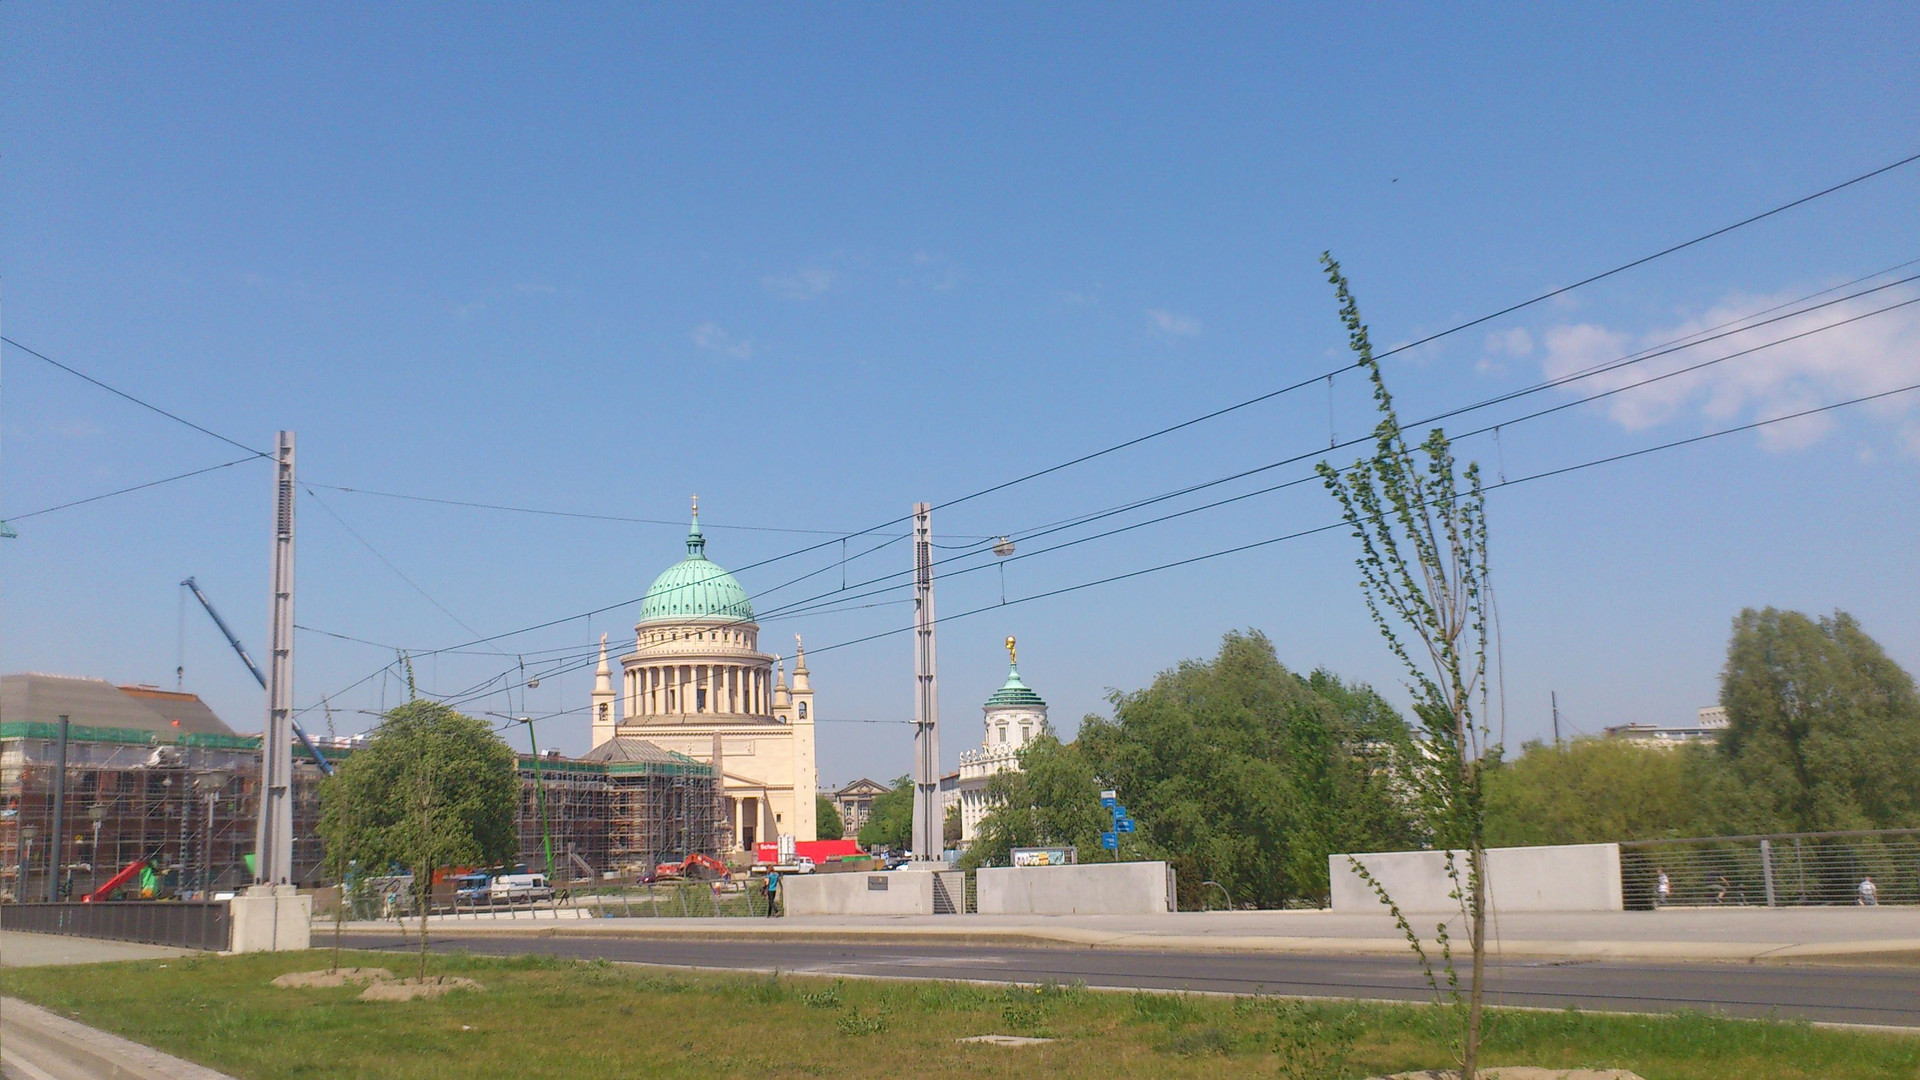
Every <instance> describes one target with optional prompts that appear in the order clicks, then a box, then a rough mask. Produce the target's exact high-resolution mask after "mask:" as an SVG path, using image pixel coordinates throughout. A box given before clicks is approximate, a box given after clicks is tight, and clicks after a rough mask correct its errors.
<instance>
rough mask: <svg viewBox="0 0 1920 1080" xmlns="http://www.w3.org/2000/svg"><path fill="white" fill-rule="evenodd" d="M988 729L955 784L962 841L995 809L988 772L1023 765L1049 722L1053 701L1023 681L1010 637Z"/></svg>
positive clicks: (987, 712) (966, 754)
mask: <svg viewBox="0 0 1920 1080" xmlns="http://www.w3.org/2000/svg"><path fill="white" fill-rule="evenodd" d="M980 711H981V713H982V715H983V716H984V717H985V722H986V732H985V734H984V735H983V737H982V738H981V740H980V745H979V746H978V747H976V748H974V749H971V750H966V751H963V752H962V753H961V755H960V775H959V779H958V783H956V784H955V787H956V788H957V789H958V791H959V795H960V846H961V847H963V848H964V847H967V846H968V845H970V844H972V843H973V838H974V837H975V836H976V835H978V834H979V831H980V821H981V819H983V818H985V817H986V816H987V812H988V811H989V810H992V809H993V806H992V804H991V803H990V802H989V801H988V799H987V778H988V777H990V776H992V775H993V774H994V773H997V772H1004V771H1007V770H1009V769H1011V770H1014V771H1018V770H1019V768H1020V751H1021V750H1022V749H1024V748H1025V747H1026V745H1027V743H1029V742H1031V741H1032V740H1033V739H1034V737H1035V736H1037V735H1039V734H1040V732H1041V731H1042V730H1044V729H1045V728H1046V726H1047V703H1046V702H1045V701H1043V700H1041V698H1040V695H1039V694H1036V693H1034V692H1033V691H1032V690H1031V689H1030V688H1029V687H1028V686H1027V684H1026V683H1024V682H1021V681H1020V657H1019V654H1018V653H1016V652H1014V641H1013V639H1012V638H1008V639H1007V681H1006V683H1005V684H1004V685H1003V686H1001V687H1000V689H998V690H995V691H994V692H993V696H991V697H989V698H987V700H986V703H985V704H984V705H982V706H981V707H980Z"/></svg>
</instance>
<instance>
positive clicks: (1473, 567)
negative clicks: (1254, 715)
mask: <svg viewBox="0 0 1920 1080" xmlns="http://www.w3.org/2000/svg"><path fill="white" fill-rule="evenodd" d="M1320 261H1321V264H1322V265H1323V266H1324V267H1325V268H1326V272H1327V280H1328V281H1329V282H1330V283H1331V284H1332V285H1333V286H1334V290H1335V293H1336V294H1337V296H1338V297H1339V300H1340V319H1341V322H1343V323H1344V324H1345V325H1346V328H1347V335H1348V338H1347V341H1348V346H1349V348H1351V349H1352V350H1353V353H1354V355H1355V357H1356V359H1357V361H1358V364H1359V366H1360V368H1361V369H1362V370H1363V371H1365V372H1366V374H1367V378H1368V380H1369V381H1370V382H1371V383H1372V385H1373V398H1374V403H1375V404H1376V406H1378V410H1379V413H1380V421H1379V423H1378V424H1376V425H1375V427H1374V452H1373V456H1371V457H1369V458H1363V459H1361V460H1360V461H1357V462H1355V463H1354V464H1352V465H1351V466H1349V467H1348V468H1347V469H1345V470H1344V471H1342V470H1339V469H1336V468H1334V467H1333V466H1332V465H1331V464H1329V463H1327V462H1321V463H1320V465H1319V467H1318V471H1319V473H1320V476H1321V479H1322V480H1323V481H1324V482H1325V483H1326V486H1327V490H1328V491H1329V492H1331V493H1332V494H1333V496H1334V498H1335V499H1336V500H1338V502H1339V503H1340V509H1341V512H1342V514H1343V515H1344V517H1345V518H1346V522H1347V525H1348V526H1349V528H1350V529H1351V530H1352V532H1353V537H1354V539H1355V540H1358V541H1359V542H1360V556H1359V558H1358V559H1357V560H1356V565H1357V566H1358V567H1359V569H1360V582H1361V589H1362V592H1363V594H1364V595H1365V597H1366V602H1367V610H1368V611H1369V612H1370V613H1371V614H1372V615H1373V621H1374V625H1375V626H1376V627H1377V628H1378V629H1379V631H1380V634H1381V636H1382V637H1383V638H1385V639H1386V642H1387V647H1388V649H1390V650H1391V651H1392V653H1393V655H1394V656H1395V657H1397V658H1398V659H1399V660H1400V662H1401V664H1402V665H1403V667H1404V668H1405V669H1406V672H1407V674H1408V676H1409V677H1410V679H1411V689H1412V691H1413V698H1414V714H1415V715H1416V716H1417V717H1419V720H1420V730H1421V736H1422V738H1421V744H1422V745H1421V747H1420V750H1421V752H1420V753H1417V754H1413V755H1410V756H1409V757H1408V759H1407V761H1406V765H1407V770H1406V772H1407V776H1408V779H1409V781H1410V783H1411V786H1412V788H1413V790H1414V792H1415V793H1416V795H1417V797H1418V805H1419V809H1420V811H1421V813H1422V816H1423V817H1424V819H1425V821H1424V824H1425V825H1426V826H1427V827H1428V829H1429V830H1430V832H1431V835H1432V838H1433V841H1434V843H1435V844H1436V846H1438V847H1441V848H1442V849H1444V850H1445V851H1446V852H1447V853H1448V855H1447V865H1448V868H1449V872H1450V873H1451V874H1452V875H1453V876H1454V879H1455V882H1456V889H1455V893H1456V896H1457V897H1458V899H1459V901H1460V907H1461V914H1462V916H1463V917H1464V920H1465V922H1466V924H1467V934H1468V937H1467V945H1468V948H1469V950H1471V953H1472V965H1473V966H1472V972H1471V975H1470V976H1469V982H1468V988H1467V1016H1466V1024H1465V1030H1464V1033H1463V1040H1462V1046H1461V1062H1460V1075H1461V1077H1462V1080H1473V1078H1474V1073H1475V1070H1476V1068H1477V1067H1478V1064H1479V1054H1480V1019H1481V1008H1482V1000H1483V993H1484V985H1485V972H1486V923H1487V883H1486V838H1485V831H1486V801H1485V799H1486V792H1485V771H1486V762H1485V760H1484V755H1485V753H1486V751H1487V750H1489V749H1490V746H1489V745H1488V744H1489V739H1488V734H1487V730H1486V727H1485V723H1484V720H1483V719H1481V718H1479V717H1477V716H1476V713H1475V702H1476V699H1482V702H1483V703H1484V700H1483V699H1484V696H1485V685H1486V684H1485V675H1486V663H1487V662H1486V646H1487V589H1488V577H1487V519H1486V499H1485V495H1484V494H1483V492H1482V490H1481V485H1480V471H1479V467H1478V466H1477V465H1473V464H1469V465H1467V466H1466V468H1465V469H1464V470H1463V469H1461V468H1460V467H1459V465H1458V463H1457V462H1456V461H1455V459H1454V456H1453V445H1452V443H1451V442H1450V441H1449V440H1448V439H1447V436H1446V433H1445V432H1444V431H1442V430H1441V429H1439V428H1434V429H1433V430H1432V431H1431V432H1429V433H1428V435H1427V437H1426V439H1425V440H1424V441H1423V442H1421V443H1419V444H1418V445H1417V446H1415V445H1410V444H1409V443H1408V442H1407V440H1406V437H1405V435H1404V433H1403V432H1402V430H1401V426H1400V418H1399V416H1398V415H1397V414H1396V413H1395V412H1394V408H1393V395H1392V394H1390V393H1388V391H1387V384H1386V381H1385V379H1384V378H1382V376H1381V373H1380V364H1379V362H1378V361H1376V360H1375V359H1374V356H1373V342H1372V340H1371V338H1370V337H1369V336H1368V333H1367V326H1366V323H1365V322H1363V321H1362V320H1361V318H1360V306H1359V304H1358V302H1356V301H1355V300H1354V298H1353V292H1352V289H1351V288H1350V287H1349V285H1348V282H1347V278H1346V275H1344V274H1342V273H1341V272H1340V264H1339V263H1337V262H1335V261H1334V259H1333V256H1332V255H1331V254H1323V255H1322V256H1321V257H1320ZM1454 852H1460V853H1463V854H1464V855H1465V856H1466V864H1467V865H1466V880H1465V881H1464V882H1460V880H1459V874H1458V871H1457V870H1456V869H1455V864H1454V855H1453V853H1454ZM1354 865H1355V867H1356V868H1358V866H1359V864H1358V863H1355V864H1354ZM1374 887H1375V890H1376V891H1377V892H1380V893H1381V895H1382V896H1383V897H1384V896H1385V892H1384V890H1381V889H1380V887H1379V885H1378V883H1377V882H1375V883H1374ZM1393 910H1394V912H1395V914H1396V916H1398V912H1399V909H1398V908H1397V907H1396V908H1394V909H1393ZM1401 925H1402V928H1403V929H1404V930H1406V932H1407V934H1408V936H1409V938H1411V939H1412V943H1413V946H1414V949H1415V950H1416V951H1417V952H1419V953H1420V955H1421V960H1422V963H1423V964H1425V963H1426V956H1425V952H1424V950H1423V949H1422V947H1421V944H1420V939H1419V937H1418V935H1416V934H1414V933H1413V931H1412V928H1411V927H1409V926H1407V925H1406V922H1405V919H1404V917H1401ZM1441 932H1442V933H1443V934H1444V933H1445V928H1444V926H1443V927H1442V928H1441ZM1442 940H1443V942H1444V941H1445V940H1446V939H1444V938H1443V939H1442ZM1443 955H1445V954H1443ZM1447 972H1448V980H1449V985H1450V986H1452V985H1453V968H1452V964H1451V958H1450V955H1448V962H1447ZM1428 977H1429V979H1430V980H1431V978H1432V971H1431V967H1429V968H1428Z"/></svg>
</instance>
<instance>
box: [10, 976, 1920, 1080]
mask: <svg viewBox="0 0 1920 1080" xmlns="http://www.w3.org/2000/svg"><path fill="white" fill-rule="evenodd" d="M328 956H329V954H328V953H327V952H326V951H323V950H315V951H313V952H309V953H291V954H290V953H277V954H276V953H262V954H256V955H250V956H238V957H218V956H205V957H192V958H186V959H175V960H171V961H139V962H133V963H123V964H97V965H89V966H84V967H65V968H24V969H13V970H8V971H6V972H4V974H0V990H4V992H5V993H7V994H9V995H13V996H17V997H22V998H25V999H27V1000H29V1001H33V1002H37V1003H39V1004H41V1005H45V1006H47V1007H49V1008H52V1009H54V1010H56V1011H58V1012H61V1013H63V1014H65V1015H68V1016H72V1017H74V1018H76V1019H79V1020H81V1021H84V1022H86V1023H89V1024H92V1025H95V1026H97V1027H100V1028H104V1029H106V1030H109V1031H114V1032H118V1033H120V1034H122V1035H126V1036H128V1037H130V1038H134V1039H137V1040H140V1041H141V1042H145V1043H148V1044H150V1045H153V1046H157V1047H159V1048H160V1049H162V1050H166V1051H168V1052H171V1053H174V1054H178V1055H180V1056H182V1057H186V1058H190V1059H192V1060H195V1061H199V1062H202V1063H204V1064H206V1065H210V1066H212V1067H214V1068H216V1069H220V1070H223V1071H225V1072H228V1073H232V1074H233V1075H235V1076H240V1077H250V1078H265V1077H356V1078H357V1077H421V1078H425V1077H434V1078H436V1080H440V1078H445V1077H476V1078H477V1077H510V1078H514V1080H520V1078H527V1080H533V1078H543V1077H554V1078H563V1077H564V1078H567V1080H579V1078H580V1077H583V1076H606V1077H615V1076H620V1077H625V1076H688V1077H703V1078H710V1077H716V1076H750V1077H765V1076H831V1077H892V1076H899V1075H903V1074H905V1073H907V1072H910V1071H919V1072H922V1073H924V1074H931V1075H938V1076H956V1077H959V1076H966V1077H1025V1076H1032V1077H1050V1078H1077V1077H1089V1078H1096V1077H1097V1078H1099V1080H1118V1078H1122V1077H1154V1078H1162V1077H1213V1076H1218V1075H1221V1074H1222V1073H1223V1072H1227V1071H1231V1072H1232V1073H1234V1074H1236V1075H1246V1076H1276V1077H1284V1078H1290V1080H1309V1078H1320V1077H1343V1076H1344V1077H1364V1076H1370V1075H1375V1074H1381V1073H1389V1072H1398V1071H1402V1070H1408V1069H1415V1068H1431V1067H1440V1066H1445V1065H1447V1064H1449V1063H1450V1050H1449V1045H1450V1044H1449V1034H1450V1030H1451V1017H1450V1014H1449V1013H1448V1012H1446V1011H1443V1010H1440V1009H1436V1008H1431V1007H1425V1006H1417V1005H1343V1004H1337V1003H1324V1004H1302V1003H1297V1002H1290V1001H1283V1000H1278V999H1271V998H1238V999H1232V998H1216V997H1198V996H1180V995H1173V994H1127V993H1103V992H1095V991H1089V990H1086V989H1083V988H1078V987H1058V986H1046V987H1040V988H1034V987H1031V986H1028V987H1024V988H1019V987H1007V986H983V985H972V984H956V983H909V982H880V981H875V980H867V979H856V980H847V981H844V982H842V981H836V980H830V979H822V978H798V977H786V976H780V977H771V978H770V977H765V976H760V977H755V976H745V975H737V976H727V975H706V974H695V973H672V972H666V971H664V970H658V969H649V968H638V967H632V966H623V965H612V964H607V963H605V962H604V961H590V962H580V961H569V960H554V959H547V958H542V957H517V958H504V959H503V958H493V957H481V956H465V955H453V956H435V957H434V958H433V959H432V960H431V962H430V966H429V970H430V972H431V973H433V974H439V975H464V976H467V977H469V978H473V979H477V980H479V981H480V982H481V983H482V984H484V985H485V987H486V990H485V991H484V992H478V993H474V992H469V993H456V994H452V995H449V996H447V997H444V998H441V999H439V1000H435V1001H414V1002H405V1003H362V1002H360V1001H356V1000H355V999H354V998H355V995H356V994H357V993H358V990H357V988H341V989H321V990H280V989H275V988H273V987H271V986H269V985H268V983H269V981H270V980H271V979H272V978H273V977H274V976H275V975H279V974H281V973H282V972H288V971H309V970H313V969H316V968H324V967H326V965H327V961H328ZM341 962H342V964H343V965H366V966H384V967H387V968H390V969H391V970H393V971H394V972H395V974H397V975H402V976H404V975H408V974H410V973H411V972H412V970H413V964H414V959H413V957H411V956H406V955H393V954H386V953H380V954H375V953H349V954H344V955H343V957H342V961H341ZM987 1033H1001V1034H1014V1035H1043V1036H1050V1037H1053V1038H1055V1039H1057V1040H1058V1041H1057V1042H1054V1043H1050V1044H1047V1045H1044V1046H1036V1047H1027V1048H1019V1049H1013V1048H1003V1047H995V1046H979V1045H961V1044H959V1043H956V1042H955V1040H956V1039H958V1038H960V1037H962V1036H968V1035H981V1034H987ZM1485 1061H1486V1063H1487V1064H1488V1065H1500V1064H1531V1065H1550V1066H1558V1067H1572V1066H1582V1065H1585V1066H1610V1067H1624V1068H1629V1069H1632V1070H1634V1071H1635V1072H1638V1073H1640V1074H1641V1075H1642V1076H1645V1077H1647V1078H1648V1080H1668V1078H1672V1080H1679V1078H1687V1080H1701V1078H1714V1077H1726V1078H1728V1080H1733V1078H1738V1080H1773V1078H1788V1077H1807V1078H1813V1077H1819V1078H1821V1080H1849V1078H1856V1077H1857V1078H1863V1080H1864V1078H1868V1077H1872V1078H1876V1080H1877V1078H1900V1080H1914V1078H1916V1077H1920V1038H1908V1037H1902V1036H1892V1035H1873V1034H1865V1033H1853V1032H1839V1031H1824V1030H1817V1029H1814V1028H1811V1027H1808V1026H1806V1025H1802V1024H1786V1023H1763V1022H1757V1021H1741V1020H1725V1019H1717V1018H1712V1017H1706V1016H1697V1015H1682V1016H1671V1017H1659V1018H1652V1017H1639V1016H1609V1015H1606V1014H1603V1013H1581V1012H1571V1011H1569V1012H1498V1013H1494V1014H1492V1017H1491V1019H1490V1022H1489V1035H1488V1040H1487V1049H1486V1055H1485Z"/></svg>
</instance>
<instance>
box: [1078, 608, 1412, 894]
mask: <svg viewBox="0 0 1920 1080" xmlns="http://www.w3.org/2000/svg"><path fill="white" fill-rule="evenodd" d="M1110 700H1111V701H1112V702H1113V706H1114V709H1113V719H1111V720H1105V719H1101V718H1099V717H1090V718H1088V719H1087V720H1086V721H1085V722H1084V723H1083V724H1082V725H1081V728H1080V736H1079V738H1078V740H1077V741H1076V745H1077V746H1078V747H1079V749H1080V752H1081V753H1082V754H1084V755H1085V756H1086V758H1087V760H1088V762H1089V764H1090V766H1091V768H1092V770H1093V772H1094V773H1096V774H1097V775H1099V776H1100V777H1102V778H1104V779H1105V780H1106V781H1107V782H1108V785H1109V786H1111V787H1113V788H1115V789H1116V790H1117V791H1119V792H1120V794H1121V797H1122V801H1124V802H1125V803H1126V804H1127V806H1128V808H1129V809H1130V810H1131V812H1132V814H1133V816H1134V818H1135V820H1136V821H1138V822H1139V823H1140V827H1141V829H1142V834H1141V835H1140V837H1139V839H1140V840H1141V841H1143V842H1144V843H1145V844H1146V845H1148V846H1149V847H1151V848H1152V849H1153V850H1155V851H1159V852H1164V853H1166V854H1167V857H1168V858H1169V860H1170V861H1171V862H1172V863H1173V865H1174V868H1175V871H1176V880H1179V881H1182V882H1184V883H1186V884H1187V885H1191V887H1192V888H1193V889H1194V890H1197V889H1198V888H1199V886H1200V883H1201V882H1202V881H1203V880H1213V881H1218V882H1220V883H1221V884H1223V885H1224V886H1225V887H1226V888H1227V889H1228V890H1229V891H1230V892H1231V893H1232V895H1233V896H1234V897H1235V898H1237V899H1238V900H1240V901H1242V902H1249V901H1250V902H1252V903H1254V904H1257V905H1258V906H1261V907H1280V906H1284V905H1285V904H1286V903H1287V902H1288V901H1290V900H1310V901H1322V900H1324V898H1325V897H1326V895H1327V891H1328V882H1327V856H1328V855H1329V854H1332V853H1334V852H1337V851H1367V850H1378V849H1379V848H1380V847H1383V846H1402V845H1404V844H1406V843H1408V842H1410V841H1411V839H1412V830H1411V827H1410V823H1409V822H1408V820H1407V818H1406V815H1405V813H1404V812H1403V808H1402V807H1400V805H1399V803H1398V801H1397V800H1396V799H1395V797H1394V795H1393V792H1392V789H1391V776H1390V772H1389V769H1388V768H1387V763H1388V762H1389V761H1391V760H1392V759H1393V758H1394V757H1395V755H1396V752H1397V751H1396V750H1395V749H1394V748H1395V747H1403V746H1405V745H1406V743H1407V732H1406V726H1405V723H1404V722H1403V721H1401V720H1400V718H1399V717H1398V715H1397V714H1395V713H1394V712H1393V710H1392V709H1391V707H1389V706H1387V705H1386V703H1385V702H1383V701H1381V700H1380V699H1379V697H1378V696H1377V695H1375V694H1373V692H1372V691H1371V690H1369V689H1367V688H1365V687H1350V686H1348V685H1346V684H1344V683H1342V682H1341V681H1340V680H1339V679H1338V678H1337V677H1336V676H1334V675H1332V674H1331V673H1329V672H1325V671H1320V672H1316V673H1315V674H1314V675H1313V676H1311V677H1307V678H1303V677H1301V676H1299V675H1296V674H1294V673H1293V672H1291V671H1288V670H1287V669H1286V667H1285V666H1284V665H1282V664H1281V663H1280V661H1279V658H1278V657H1277V656H1275V654H1274V651H1273V645H1272V643H1271V642H1269V641H1268V640H1267V638H1266V637H1265V636H1264V635H1262V634H1260V633H1258V632H1255V631H1249V632H1246V633H1239V632H1235V633H1230V634H1228V635H1226V637H1225V639H1224V640H1223V641H1222V643H1221V647H1220V652H1219V655H1217V656H1216V657H1215V658H1214V659H1212V660H1211V661H1193V660H1190V661H1186V662H1184V663H1182V664H1181V665H1179V666H1178V667H1177V668H1174V669H1173V670H1170V671H1166V672H1162V673H1161V674H1160V675H1159V676H1158V677H1157V678H1156V679H1154V681H1153V683H1152V685H1150V686H1148V687H1147V688H1145V689H1143V690H1139V691H1135V692H1132V693H1116V694H1114V695H1113V696H1112V698H1111V699H1110ZM1183 888H1185V886H1183ZM1194 899H1196V900H1197V896H1196V897H1194Z"/></svg>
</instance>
